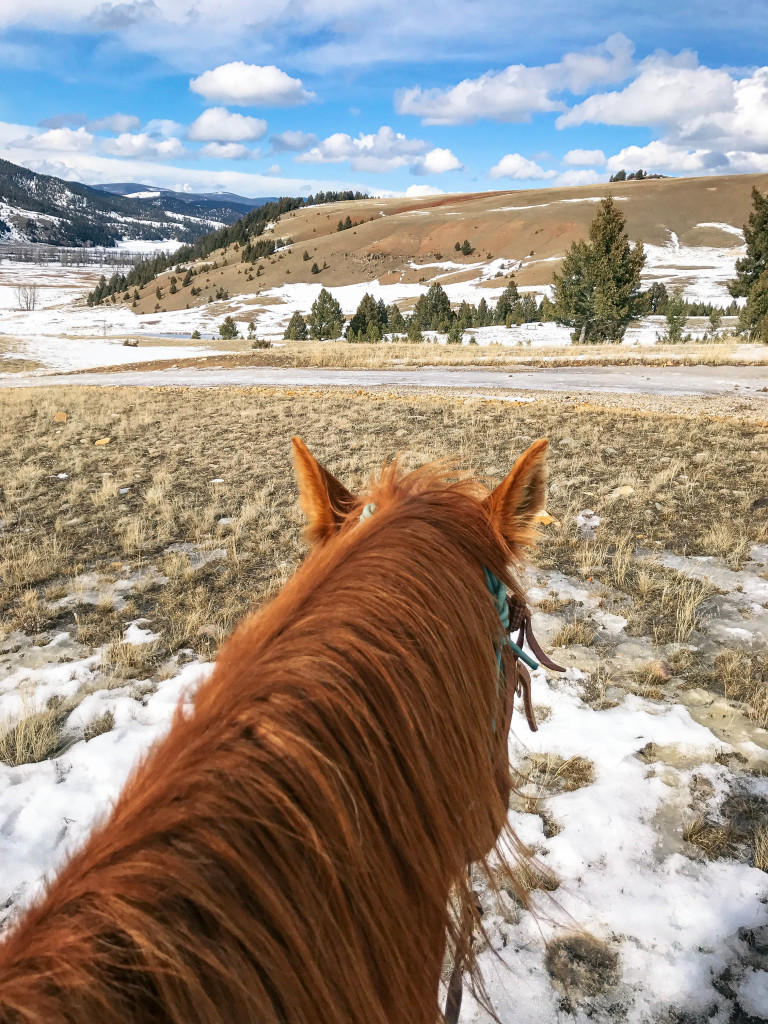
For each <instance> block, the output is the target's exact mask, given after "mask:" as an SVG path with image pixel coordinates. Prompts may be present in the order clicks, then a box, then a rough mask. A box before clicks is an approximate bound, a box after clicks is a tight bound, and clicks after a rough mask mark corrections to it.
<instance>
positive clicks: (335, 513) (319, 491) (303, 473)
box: [291, 437, 356, 544]
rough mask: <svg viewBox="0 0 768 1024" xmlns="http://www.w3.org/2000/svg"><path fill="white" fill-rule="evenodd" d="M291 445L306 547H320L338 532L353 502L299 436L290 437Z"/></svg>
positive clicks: (342, 485) (351, 497) (347, 492)
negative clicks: (304, 518)
mask: <svg viewBox="0 0 768 1024" xmlns="http://www.w3.org/2000/svg"><path fill="white" fill-rule="evenodd" d="M291 443H292V444H293V465H294V469H295V471H296V481H297V483H298V485H299V504H300V505H301V510H302V512H303V513H304V515H305V516H306V517H307V519H308V521H309V522H308V525H307V529H306V531H305V535H306V538H307V540H308V541H309V542H310V544H321V543H322V542H323V541H326V540H328V539H329V538H330V537H331V536H333V534H334V533H335V532H336V531H337V530H338V528H339V527H340V526H341V524H342V522H343V521H344V517H345V516H346V515H347V513H348V512H349V511H350V509H351V508H352V506H353V505H354V504H355V500H356V499H355V496H354V494H350V492H349V491H348V490H347V488H346V487H345V486H344V484H342V483H341V482H340V481H339V480H337V479H336V477H335V476H333V474H332V473H329V472H328V470H327V469H326V468H325V467H324V466H321V465H320V463H319V462H318V461H317V459H315V457H314V456H313V455H312V454H311V453H310V451H309V449H308V448H307V446H306V445H305V444H304V442H303V441H302V440H301V438H300V437H294V438H293V439H292V441H291Z"/></svg>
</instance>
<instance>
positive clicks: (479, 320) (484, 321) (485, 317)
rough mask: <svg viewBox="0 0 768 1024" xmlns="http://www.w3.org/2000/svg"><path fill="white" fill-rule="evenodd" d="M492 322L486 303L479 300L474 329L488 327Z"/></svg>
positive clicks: (483, 300)
mask: <svg viewBox="0 0 768 1024" xmlns="http://www.w3.org/2000/svg"><path fill="white" fill-rule="evenodd" d="M491 321H492V317H491V311H490V309H489V308H488V303H487V302H486V301H485V299H480V301H479V302H478V304H477V313H476V314H475V326H476V327H490V325H491Z"/></svg>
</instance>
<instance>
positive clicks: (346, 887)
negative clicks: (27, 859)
mask: <svg viewBox="0 0 768 1024" xmlns="http://www.w3.org/2000/svg"><path fill="white" fill-rule="evenodd" d="M546 444H547V442H546V440H544V439H542V440H540V441H537V442H535V443H534V444H533V445H532V446H531V447H530V448H529V449H528V450H527V451H526V452H525V453H524V454H522V455H521V456H520V457H519V458H518V459H517V461H516V462H515V464H514V466H513V468H512V469H511V471H510V472H509V474H508V475H507V476H506V477H505V479H504V480H503V481H502V482H501V483H500V484H499V485H498V486H497V487H496V488H495V489H494V490H492V491H490V492H489V491H488V490H487V489H486V488H485V487H483V486H482V485H481V484H480V483H479V482H478V481H476V480H473V479H470V478H457V475H456V474H455V473H454V472H452V471H451V470H450V468H446V467H445V466H439V465H432V466H428V467H425V468H422V469H419V470H416V471H414V472H410V473H407V474H406V473H403V472H401V471H400V470H399V469H398V467H397V465H395V464H390V465H389V466H385V467H384V469H383V470H382V471H381V473H380V474H379V476H378V478H377V479H375V480H373V481H372V482H371V485H370V488H369V489H368V490H367V492H366V493H365V494H364V495H362V496H358V495H355V494H353V493H351V492H350V491H349V490H347V488H346V487H345V486H344V485H343V484H342V483H341V482H340V481H339V480H337V479H336V478H335V477H334V476H333V475H332V474H331V473H330V472H329V471H328V470H327V469H325V468H324V467H323V466H322V465H321V464H320V463H319V462H318V461H317V460H316V459H315V458H314V457H313V456H312V455H311V453H310V452H309V451H308V449H307V448H306V446H305V445H304V444H303V443H302V442H301V441H300V440H299V439H298V438H294V441H293V447H294V460H295V466H296V474H297V479H298V485H299V494H300V503H301V507H302V509H303V511H304V513H305V515H306V517H307V520H308V526H307V529H306V535H307V538H308V540H309V542H310V545H311V548H310V551H309V554H308V555H307V557H306V559H305V560H304V561H303V563H302V565H301V566H300V568H299V569H298V570H297V571H296V573H295V574H294V576H293V577H292V578H291V579H290V580H289V582H288V583H287V584H286V586H285V587H284V588H283V589H282V591H281V592H280V593H279V594H277V595H276V596H275V597H274V598H273V599H272V600H271V602H270V603H269V604H267V605H266V606H265V607H263V608H262V609H261V610H259V611H258V612H256V613H255V614H253V615H251V616H250V617H247V618H246V619H245V620H244V621H243V622H242V623H241V624H240V625H239V626H238V628H237V629H236V630H235V632H234V633H233V635H232V636H231V637H230V638H229V639H228V640H227V641H226V642H225V644H224V645H223V646H222V648H221V650H220V652H219V656H218V658H217V661H216V664H215V667H214V670H213V672H212V674H211V676H210V677H209V678H208V680H207V681H206V682H205V683H204V684H202V685H201V687H200V689H199V690H198V692H197V695H196V699H195V704H194V710H193V711H192V712H187V713H184V712H183V711H182V710H181V709H178V710H177V711H176V713H175V717H174V719H173V722H172V725H171V728H170V730H169V732H168V733H167V735H166V736H165V738H164V739H162V740H161V741H159V742H158V743H157V744H156V745H155V746H154V747H153V748H152V749H151V750H150V751H149V752H148V753H147V754H146V756H145V758H144V760H143V762H142V763H141V764H140V765H139V766H138V767H137V768H136V769H135V770H134V772H133V774H132V776H131V777H130V778H129V780H128V782H127V784H126V786H125V788H124V790H123V792H122V793H121V795H120V796H119V798H118V799H117V801H116V803H115V806H114V807H113V809H112V810H111V812H110V813H109V814H108V816H106V818H105V820H104V821H103V822H102V823H101V824H99V825H98V826H97V827H95V828H94V830H93V831H92V832H91V833H90V835H89V837H88V838H87V840H86V841H85V843H84V844H83V846H82V847H81V848H80V849H79V850H78V851H76V852H75V853H74V854H73V855H72V856H71V858H70V859H69V861H68V863H66V865H65V866H64V867H63V869H62V870H61V871H60V873H59V874H58V876H57V877H56V878H54V879H53V880H52V881H51V882H50V883H49V884H48V885H47V887H46V889H45V891H44V892H43V894H42V895H41V896H40V897H39V898H38V899H37V900H36V902H35V903H34V904H33V905H32V906H30V907H29V908H28V909H27V910H26V911H25V912H24V914H23V915H22V916H21V917H20V920H19V921H18V922H17V923H16V924H15V925H14V926H13V927H12V928H11V930H10V933H9V934H8V935H7V936H6V937H5V939H4V941H3V943H2V946H0V1022H2V1024H32V1022H35V1024H39V1022H42V1021H44V1022H46V1024H124V1022H125V1021H131V1022H132V1024H150V1022H151V1024H160V1022H162V1024H192V1022H196V1024H256V1022H258V1024H287V1022H290V1024H318V1022H322V1024H393V1022H396V1021H402V1022H408V1024H435V1022H436V1021H437V1020H440V1019H441V1013H440V1010H439V1006H438V999H439V989H440V980H441V971H442V969H443V961H444V955H445V953H446V949H447V948H448V947H447V944H448V943H450V942H454V943H455V944H459V945H460V944H461V941H462V938H461V928H460V922H461V919H462V914H461V913H459V914H458V915H457V913H456V911H455V907H456V906H457V905H459V906H462V907H467V906H469V905H470V904H471V902H472V892H471V885H470V884H469V883H468V882H467V875H466V868H467V865H468V864H472V863H473V862H481V863H487V859H488V858H489V856H490V855H491V852H492V851H494V849H495V848H497V847H498V846H499V838H500V836H501V835H502V834H503V832H504V830H505V823H506V821H507V810H508V802H509V797H510V791H511V785H512V781H511V776H510V768H509V762H508V754H507V742H508V731H509V727H510V719H511V714H512V693H511V687H509V686H505V685H504V672H505V671H506V667H508V666H507V664H506V660H507V658H508V657H509V652H508V651H507V650H506V649H505V648H504V643H505V636H504V633H505V630H504V629H503V627H502V625H501V623H500V619H499V614H498V611H497V608H496V605H495V604H494V601H493V600H492V599H491V598H490V597H489V591H488V587H487V584H486V578H485V576H484V570H489V571H490V572H491V573H493V574H494V576H495V577H496V578H497V579H498V580H499V581H502V582H503V583H504V585H505V586H506V587H508V588H509V590H510V593H512V594H513V595H516V596H517V597H518V598H519V599H522V598H523V594H522V590H521V585H520V582H519V581H518V578H517V575H516V574H515V572H514V571H513V570H514V568H515V567H519V566H520V565H521V563H522V558H523V552H524V548H525V547H526V546H527V545H529V544H531V543H532V542H533V541H534V538H535V524H536V518H537V514H538V513H539V512H540V510H541V509H542V508H543V507H544V486H545V449H546ZM510 567H512V568H510ZM502 659H503V660H504V662H505V668H504V669H503V670H502V671H501V672H500V669H499V664H500V661H501V660H502ZM452 894H453V895H452ZM457 901H458V904H457ZM452 906H453V907H454V910H453V911H452V910H451V907H452ZM465 945H466V942H465ZM465 952H466V950H465Z"/></svg>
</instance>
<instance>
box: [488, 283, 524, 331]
mask: <svg viewBox="0 0 768 1024" xmlns="http://www.w3.org/2000/svg"><path fill="white" fill-rule="evenodd" d="M519 301H520V292H518V290H517V285H516V284H515V282H514V280H512V281H510V283H509V284H508V285H507V287H506V288H505V289H504V291H503V292H502V293H501V295H500V296H499V301H498V302H497V303H496V309H495V311H494V315H493V321H494V323H497V324H503V323H506V322H507V317H508V316H510V315H511V314H512V310H513V308H514V307H515V306H516V305H517V303H518V302H519Z"/></svg>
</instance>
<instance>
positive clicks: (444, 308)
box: [413, 281, 453, 331]
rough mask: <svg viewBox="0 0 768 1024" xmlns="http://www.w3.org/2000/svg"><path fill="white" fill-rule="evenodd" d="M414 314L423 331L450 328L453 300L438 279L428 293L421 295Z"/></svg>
mask: <svg viewBox="0 0 768 1024" xmlns="http://www.w3.org/2000/svg"><path fill="white" fill-rule="evenodd" d="M413 315H414V317H415V319H416V321H417V323H418V325H419V327H420V328H421V329H422V330H423V331H447V330H448V329H449V328H450V326H451V321H452V319H453V312H452V310H451V302H450V299H449V298H448V296H447V295H446V294H445V290H444V288H443V286H442V285H441V284H440V283H439V282H438V281H435V282H434V283H433V284H431V285H430V286H429V289H428V290H427V294H426V295H420V296H419V298H418V299H417V301H416V305H415V306H414V310H413Z"/></svg>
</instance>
